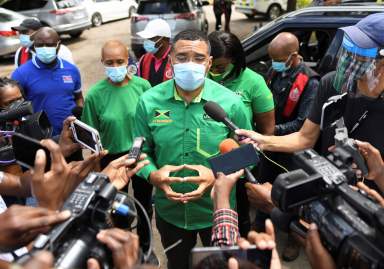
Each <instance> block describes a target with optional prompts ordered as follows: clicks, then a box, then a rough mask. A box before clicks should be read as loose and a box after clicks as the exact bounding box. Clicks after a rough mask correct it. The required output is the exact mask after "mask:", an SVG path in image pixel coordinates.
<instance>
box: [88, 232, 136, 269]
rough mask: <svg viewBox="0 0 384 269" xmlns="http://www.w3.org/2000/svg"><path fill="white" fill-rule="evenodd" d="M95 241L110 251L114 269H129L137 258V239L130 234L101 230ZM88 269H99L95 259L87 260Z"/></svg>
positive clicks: (134, 235)
mask: <svg viewBox="0 0 384 269" xmlns="http://www.w3.org/2000/svg"><path fill="white" fill-rule="evenodd" d="M97 239H98V240H99V241H100V242H101V243H103V244H105V245H107V247H108V248H109V249H110V250H111V251H112V257H113V263H114V268H116V269H131V268H133V266H134V265H135V264H136V263H137V261H138V258H139V237H138V236H137V235H136V234H134V233H131V232H126V231H124V230H121V229H117V228H112V229H107V230H102V231H100V232H99V233H98V234H97ZM88 269H100V265H99V263H98V262H97V260H95V259H89V260H88Z"/></svg>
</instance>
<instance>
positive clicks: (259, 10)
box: [235, 0, 288, 20]
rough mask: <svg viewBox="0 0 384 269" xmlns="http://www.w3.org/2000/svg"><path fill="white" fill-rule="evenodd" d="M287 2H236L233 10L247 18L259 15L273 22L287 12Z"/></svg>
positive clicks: (260, 0) (245, 0)
mask: <svg viewBox="0 0 384 269" xmlns="http://www.w3.org/2000/svg"><path fill="white" fill-rule="evenodd" d="M287 2H288V1H287V0H236V3H235V8H236V11H237V12H240V13H243V14H244V15H245V16H247V17H248V18H253V17H254V16H255V15H258V14H261V15H265V16H267V17H268V18H269V19H271V20H274V19H276V18H278V17H279V16H280V15H282V14H283V13H284V12H285V11H286V10H287Z"/></svg>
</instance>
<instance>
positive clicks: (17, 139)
mask: <svg viewBox="0 0 384 269" xmlns="http://www.w3.org/2000/svg"><path fill="white" fill-rule="evenodd" d="M12 148H13V153H14V155H15V159H16V161H17V162H18V163H19V164H20V165H22V166H24V167H26V168H28V169H30V168H33V167H34V165H35V157H36V151H38V150H39V149H42V150H44V151H45V156H46V160H47V162H46V165H45V171H48V170H49V169H50V167H51V156H50V152H49V150H48V149H47V148H46V147H44V146H43V145H41V144H40V141H38V140H36V139H33V138H31V137H28V136H25V135H23V134H20V133H14V134H13V136H12Z"/></svg>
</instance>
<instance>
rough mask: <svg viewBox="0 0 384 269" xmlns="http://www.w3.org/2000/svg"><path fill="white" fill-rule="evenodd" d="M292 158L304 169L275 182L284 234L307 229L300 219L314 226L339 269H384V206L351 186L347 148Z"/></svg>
mask: <svg viewBox="0 0 384 269" xmlns="http://www.w3.org/2000/svg"><path fill="white" fill-rule="evenodd" d="M294 159H295V162H296V165H298V166H299V167H301V168H302V169H299V170H295V171H292V172H288V173H285V174H281V175H279V176H278V177H277V179H276V180H275V182H274V184H273V188H272V194H271V195H272V200H273V202H274V204H275V205H276V206H277V207H278V208H279V209H280V211H279V212H278V213H276V212H274V213H275V216H278V218H279V220H278V221H277V222H280V224H281V223H285V224H287V226H288V227H289V228H288V229H287V228H286V227H282V228H283V229H285V230H289V229H293V230H295V229H303V227H302V225H301V224H300V223H299V220H304V221H306V222H308V223H312V222H313V223H316V224H317V226H318V228H319V232H320V235H321V237H322V242H323V244H324V245H325V246H326V248H327V249H328V250H329V251H330V253H331V254H332V256H333V257H334V258H335V261H336V263H337V265H338V268H384V251H383V250H384V208H383V207H381V206H380V205H379V204H377V203H376V202H374V201H373V200H371V199H370V198H369V197H368V196H367V195H366V194H365V193H362V192H360V191H356V190H354V189H352V188H351V187H350V186H349V184H350V182H354V181H355V176H354V171H353V170H352V167H351V165H352V163H353V162H354V158H353V157H352V155H351V154H350V153H349V152H348V150H346V149H345V148H343V147H336V150H335V151H334V152H333V153H332V154H330V155H329V156H328V158H325V157H323V156H320V155H318V154H317V153H316V152H315V151H314V150H312V149H308V150H304V151H301V152H298V153H295V156H294ZM272 218H273V217H272ZM275 220H277V219H276V218H275ZM277 225H279V223H277ZM293 227H295V228H293ZM304 233H305V232H303V234H304Z"/></svg>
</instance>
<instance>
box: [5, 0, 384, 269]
mask: <svg viewBox="0 0 384 269" xmlns="http://www.w3.org/2000/svg"><path fill="white" fill-rule="evenodd" d="M216 2H217V3H219V2H220V3H221V4H222V5H224V4H225V3H227V4H228V5H229V8H230V5H231V1H216V0H215V3H216ZM223 10H224V13H225V15H226V17H227V16H228V17H229V16H230V13H229V14H227V13H226V11H225V10H226V8H225V7H224V8H222V9H220V10H217V12H216V11H215V14H216V13H217V16H218V17H220V16H221V13H222V12H223ZM220 12H221V13H220ZM216 28H217V30H218V29H219V28H220V25H217V26H216ZM225 28H226V30H228V31H227V32H223V31H215V32H212V33H211V34H209V35H208V36H207V35H206V34H205V33H203V32H200V31H197V30H185V31H182V32H180V33H179V34H177V35H176V36H175V37H174V39H173V40H172V42H171V29H170V27H169V25H168V24H167V22H166V21H164V20H162V19H156V20H153V21H150V22H149V23H148V24H147V26H146V27H145V29H144V30H143V31H141V32H139V33H138V35H140V36H141V37H143V38H144V39H145V42H144V49H145V50H146V54H144V55H143V56H142V57H141V58H140V60H139V61H138V63H137V68H132V66H130V64H129V63H130V61H129V50H128V48H127V47H126V46H125V45H124V44H123V43H122V42H120V41H118V40H109V41H106V42H105V44H104V46H103V47H102V48H101V52H100V54H101V58H100V62H101V64H102V65H103V66H104V69H105V77H103V78H100V80H99V81H98V82H97V83H96V84H95V85H93V86H92V87H91V88H90V89H89V90H88V91H87V93H86V95H85V98H83V94H82V90H84V89H82V88H81V73H80V71H79V69H78V68H77V67H76V65H75V63H74V62H73V60H72V56H71V53H70V51H69V49H68V48H66V47H65V46H64V45H62V44H61V43H60V37H59V35H58V34H57V33H56V32H55V31H54V30H53V29H51V28H49V27H43V26H42V25H41V24H40V23H39V22H38V21H36V20H34V19H27V20H25V21H23V22H22V23H21V25H20V26H19V27H16V28H15V30H16V31H18V32H19V34H20V40H21V44H22V48H20V50H19V51H18V52H17V53H16V57H15V65H16V68H15V70H14V72H13V73H12V76H11V79H9V78H1V79H0V108H1V109H2V110H3V111H5V110H7V109H9V107H10V106H11V105H12V104H13V103H14V102H17V101H19V100H23V99H25V100H28V101H31V103H32V105H33V110H34V111H35V112H37V111H44V112H45V113H46V115H47V117H48V119H49V122H50V124H51V125H52V129H53V132H52V136H51V137H47V139H43V140H41V144H42V145H43V146H45V147H46V148H47V149H48V150H49V151H50V156H46V155H45V153H44V151H41V150H39V151H37V153H36V158H35V165H34V168H33V169H31V170H26V171H25V170H24V171H23V170H21V169H20V167H18V166H17V165H16V164H6V165H4V166H3V167H2V172H1V173H0V195H2V196H4V199H5V201H6V202H4V201H3V199H2V198H1V196H0V210H1V211H2V213H1V214H0V219H1V221H0V250H1V251H2V252H3V253H2V254H0V259H1V260H3V262H0V268H13V267H12V266H15V265H13V264H12V262H13V261H15V259H17V258H18V257H20V256H21V255H23V254H25V253H27V252H28V249H29V247H28V245H29V244H30V243H31V242H32V241H33V240H34V239H35V238H36V236H37V235H38V234H40V233H44V232H47V231H49V230H50V229H51V228H52V227H53V226H54V225H55V224H57V223H60V222H63V221H65V220H66V219H68V218H69V217H70V215H71V213H70V212H68V211H61V212H60V209H61V207H62V205H63V203H64V201H65V200H66V199H67V198H68V196H69V195H70V194H71V193H72V192H73V191H74V189H75V188H76V187H77V185H78V184H79V183H80V182H81V181H82V180H83V179H84V178H85V177H86V176H87V175H88V174H89V172H91V171H101V173H104V174H106V175H107V176H108V177H109V180H110V181H111V182H112V183H113V184H114V186H115V187H116V188H117V189H119V190H124V189H127V186H128V184H129V183H130V182H131V181H132V187H133V192H134V196H135V198H136V199H137V200H138V201H139V202H140V203H141V204H142V205H143V207H144V209H145V211H146V214H147V215H148V216H149V217H150V218H152V216H153V213H154V217H155V223H156V227H157V229H158V231H159V233H160V236H161V244H162V246H163V248H164V250H165V254H166V256H167V260H168V264H167V266H168V268H169V269H174V268H188V267H189V256H190V253H191V250H192V249H193V248H194V247H195V245H196V242H197V237H198V236H199V237H200V240H201V243H202V244H203V246H220V247H223V246H233V245H239V246H240V247H241V248H243V249H246V248H248V247H250V246H251V245H256V247H257V248H259V249H268V250H272V258H271V264H270V268H272V269H278V268H281V263H280V259H279V256H278V254H277V251H276V244H279V243H280V242H276V241H275V231H274V227H273V224H272V222H271V221H270V220H269V218H270V213H271V212H272V209H273V208H275V207H276V206H275V205H274V204H273V202H272V199H271V189H272V185H273V182H274V180H275V179H276V177H277V176H278V175H279V174H280V173H282V172H283V171H282V170H281V169H280V168H279V167H277V166H276V165H274V164H271V163H270V162H269V161H268V160H267V159H273V160H274V161H275V162H277V163H279V164H280V165H281V166H284V167H286V168H288V169H290V170H291V169H295V167H294V165H293V163H292V153H294V152H296V151H299V150H303V149H306V148H313V147H316V149H317V150H319V153H320V154H326V153H327V152H328V150H329V148H330V147H331V146H332V145H333V144H334V139H333V137H334V134H335V126H326V127H323V128H322V129H320V122H321V117H322V108H323V105H324V104H325V103H326V102H327V101H328V99H329V98H330V97H332V96H335V95H340V94H343V93H347V101H346V104H345V107H339V108H337V109H340V113H338V114H339V115H341V116H342V117H343V118H344V121H345V124H346V127H347V129H348V131H349V133H348V134H349V136H350V137H351V138H353V139H356V142H355V143H356V146H357V147H358V149H359V150H360V152H361V154H362V156H363V157H364V159H365V161H366V164H367V166H368V169H369V174H368V176H367V177H366V178H367V179H368V180H371V181H364V179H363V180H362V182H359V184H358V186H359V187H360V188H362V189H363V190H364V191H365V192H366V193H367V194H368V195H370V196H372V197H373V198H372V199H375V200H376V201H377V202H378V203H380V204H381V205H383V204H384V202H383V198H382V197H381V195H380V194H381V193H382V192H383V191H384V163H383V160H382V155H384V140H383V137H384V136H383V132H384V131H383V129H381V128H379V127H377V126H379V125H380V123H382V122H384V113H383V112H384V35H383V32H382V29H384V13H378V14H373V15H370V16H368V17H366V18H364V19H362V20H361V21H360V22H359V23H358V24H356V25H354V26H350V27H345V28H341V29H342V30H343V31H344V39H343V43H342V45H341V46H342V47H341V49H340V54H339V60H338V65H337V69H336V71H334V72H331V73H329V74H326V75H325V76H323V77H320V75H319V74H317V73H316V72H315V71H314V70H312V69H311V68H310V67H308V66H307V65H306V64H305V63H304V62H303V59H302V57H301V56H300V52H299V40H298V38H297V37H296V36H295V35H293V34H292V33H286V32H284V33H280V34H278V35H277V36H276V37H275V38H274V39H273V40H272V41H271V42H270V44H269V46H268V53H269V56H270V58H271V62H272V65H271V68H270V70H269V72H268V76H267V78H266V79H264V77H263V76H261V75H260V74H258V73H256V72H254V71H253V70H251V69H249V68H247V66H246V56H245V53H244V50H243V48H242V45H241V42H240V40H239V39H238V37H236V35H234V34H232V33H229V18H228V25H227V24H226V27H225ZM136 69H137V74H136V72H134V71H136ZM132 70H133V71H132ZM208 101H213V102H216V103H218V104H219V105H220V106H221V107H222V108H223V109H224V111H225V112H226V113H227V117H228V119H229V120H230V121H232V122H233V123H234V124H235V125H237V126H238V127H239V128H240V129H239V130H236V131H235V132H233V131H232V130H231V129H229V128H228V127H227V126H225V125H224V124H222V123H220V122H217V121H214V120H213V119H212V118H210V117H209V116H208V115H207V114H206V112H205V110H204V105H205V104H206V102H208ZM76 118H77V119H79V120H81V121H82V122H84V123H86V124H88V125H89V126H91V127H93V128H95V129H96V130H98V132H99V133H100V137H101V143H102V145H103V147H104V149H106V150H105V151H102V152H101V153H100V154H96V153H93V154H88V155H85V156H84V157H83V156H82V152H81V147H80V145H79V144H77V143H75V142H74V140H73V135H72V131H71V129H70V124H71V122H73V121H74V120H76ZM139 136H140V137H144V138H145V144H144V147H143V149H142V153H143V154H142V156H141V158H140V161H139V162H138V163H136V164H135V166H132V165H133V164H134V163H135V160H133V159H128V152H129V150H130V149H131V147H132V144H133V140H134V138H135V137H139ZM234 136H235V137H238V138H239V137H243V139H239V140H240V143H242V144H246V143H250V144H252V145H254V147H255V148H256V149H257V150H258V151H262V152H263V154H264V155H265V156H266V157H267V158H262V160H261V163H260V164H259V165H258V166H257V167H255V168H253V170H252V172H253V173H254V175H255V176H256V177H257V179H258V180H259V181H260V184H252V183H250V182H247V180H246V178H245V177H243V171H239V172H236V173H234V174H231V175H224V174H222V173H218V174H217V175H215V174H213V172H212V170H211V169H210V168H209V167H210V166H209V163H208V159H209V158H210V157H213V156H215V155H217V154H218V153H219V149H218V146H219V144H220V143H221V142H222V141H223V140H224V139H226V138H229V137H234ZM361 141H364V142H361ZM316 144H317V145H316ZM48 159H50V160H51V167H50V170H49V171H45V170H44V167H45V164H46V162H47V160H48ZM132 167H133V168H132ZM363 182H364V183H366V184H367V185H369V187H367V186H366V185H365V184H364V183H363ZM153 188H155V196H154V200H153V197H152V193H153ZM9 196H12V197H18V198H26V197H33V200H35V204H34V205H30V204H28V205H16V204H12V203H14V201H13V200H10V199H8V198H9ZM153 203H154V209H155V210H154V212H153V209H152V204H153ZM252 210H255V212H256V218H255V219H252V218H251V214H250V211H252ZM144 214H145V213H144V212H140V211H139V212H138V217H139V218H138V219H139V221H138V224H137V235H138V236H137V235H135V234H133V233H131V232H128V231H125V230H122V229H117V228H111V229H107V230H102V231H100V232H99V233H98V234H97V240H99V241H100V242H101V243H102V244H105V245H106V246H107V247H108V248H109V249H110V250H111V252H112V258H113V262H114V265H115V267H116V268H134V267H135V266H136V265H137V263H138V262H140V257H139V251H138V250H139V248H140V249H142V250H143V251H144V252H147V251H149V250H150V244H151V241H150V236H149V235H148V230H147V229H146V223H145V222H144V221H143V220H144V219H145V217H144ZM297 237H298V236H297V235H289V236H288V239H287V242H288V243H287V247H286V248H285V249H284V250H283V255H282V256H283V259H284V260H287V261H289V260H293V259H295V258H296V257H297V256H298V248H299V245H300V244H303V245H304V246H305V248H306V252H307V255H308V259H309V261H310V263H311V266H312V268H336V263H335V261H334V258H333V257H332V256H331V255H330V254H329V253H328V251H327V249H326V248H325V247H324V246H323V244H322V242H321V237H320V235H319V232H318V230H317V226H316V224H314V223H312V224H309V223H308V233H307V236H306V238H305V239H303V238H301V240H300V239H298V238H297ZM245 238H246V239H245ZM153 255H154V254H153ZM153 255H152V256H153ZM52 263H53V257H52V256H51V254H50V253H46V252H43V253H40V254H38V255H36V256H34V257H33V258H32V259H31V260H30V261H29V262H28V263H26V264H24V265H20V267H21V266H23V268H51V267H52ZM220 264H222V263H220V261H217V263H215V262H213V263H212V261H211V263H210V264H209V265H204V264H200V265H199V266H200V267H198V268H257V267H256V266H255V265H253V264H250V263H247V262H246V261H241V260H237V259H234V258H230V259H229V260H228V261H227V260H225V261H224V265H220ZM87 266H88V268H90V269H92V268H100V265H99V263H98V261H97V260H95V259H89V260H88V263H87ZM223 266H224V267H223ZM143 268H144V267H143Z"/></svg>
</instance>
